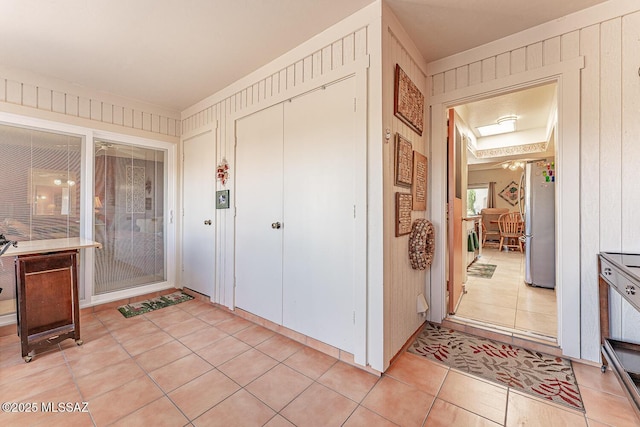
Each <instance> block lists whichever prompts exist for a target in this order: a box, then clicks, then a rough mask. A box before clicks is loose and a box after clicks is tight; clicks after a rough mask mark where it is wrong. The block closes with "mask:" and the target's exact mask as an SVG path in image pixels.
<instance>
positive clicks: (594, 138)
mask: <svg viewBox="0 0 640 427" xmlns="http://www.w3.org/2000/svg"><path fill="white" fill-rule="evenodd" d="M572 34H575V32H574V33H572ZM579 40H580V42H581V43H580V47H579V54H581V55H583V56H585V57H586V58H589V59H590V60H588V61H586V66H585V68H584V69H583V70H582V81H581V85H582V91H581V92H582V97H581V100H580V101H581V106H580V109H581V111H582V120H581V129H580V134H581V135H582V138H581V139H582V140H581V150H580V182H581V186H582V187H584V188H591V189H598V188H599V187H600V138H599V135H600V117H599V114H598V106H599V104H600V95H599V92H600V67H599V66H598V64H599V63H600V26H599V25H594V26H591V27H589V28H586V29H584V30H582V35H581V36H580V38H579ZM564 52H565V50H564V49H563V53H564ZM581 195H582V198H581V200H580V203H581V204H582V209H581V222H580V227H581V231H580V234H581V236H582V244H581V251H580V261H581V275H580V277H581V278H580V281H581V283H582V286H581V296H580V300H581V301H582V303H583V304H582V310H581V312H580V317H581V322H582V329H583V330H584V331H585V335H588V336H593V335H594V334H595V333H598V331H599V328H600V322H599V319H600V316H599V310H598V308H599V305H598V297H599V295H598V263H597V254H598V253H599V252H600V250H599V243H600V239H599V234H600V221H599V218H600V192H599V191H584V192H582V194H581ZM581 344H582V349H581V351H582V357H583V358H585V359H588V360H598V357H599V354H600V345H599V344H600V343H599V342H596V341H594V340H582V342H581Z"/></svg>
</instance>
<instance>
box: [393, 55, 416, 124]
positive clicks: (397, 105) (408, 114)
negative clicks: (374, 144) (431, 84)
mask: <svg viewBox="0 0 640 427" xmlns="http://www.w3.org/2000/svg"><path fill="white" fill-rule="evenodd" d="M393 114H395V115H396V117H398V118H399V119H400V120H402V121H403V122H405V123H406V124H407V126H409V127H410V128H411V129H413V130H414V131H415V132H416V133H417V134H418V135H420V136H422V130H423V127H424V95H423V94H422V92H420V89H418V87H417V86H416V85H415V84H414V83H413V82H412V81H411V79H410V78H409V76H408V75H407V74H406V73H405V72H404V71H403V70H402V68H400V64H396V75H395V86H394V97H393Z"/></svg>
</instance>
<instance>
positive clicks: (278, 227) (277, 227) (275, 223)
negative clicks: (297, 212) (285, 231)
mask: <svg viewBox="0 0 640 427" xmlns="http://www.w3.org/2000/svg"><path fill="white" fill-rule="evenodd" d="M271 228H273V229H274V230H278V229H280V228H282V224H280V223H279V222H274V223H271Z"/></svg>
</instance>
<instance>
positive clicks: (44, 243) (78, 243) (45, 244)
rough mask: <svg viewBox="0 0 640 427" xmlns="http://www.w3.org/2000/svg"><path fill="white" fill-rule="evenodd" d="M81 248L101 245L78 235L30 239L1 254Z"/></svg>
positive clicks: (28, 253) (15, 254) (100, 246)
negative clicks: (61, 237)
mask: <svg viewBox="0 0 640 427" xmlns="http://www.w3.org/2000/svg"><path fill="white" fill-rule="evenodd" d="M82 248H102V245H101V244H100V243H98V242H94V241H93V240H88V239H82V238H80V237H70V238H66V239H47V240H31V241H27V242H18V247H17V248H14V247H13V246H10V247H9V249H8V250H7V252H5V253H4V254H3V255H2V256H3V257H7V256H17V255H30V254H39V253H46V252H60V251H66V250H70V249H82Z"/></svg>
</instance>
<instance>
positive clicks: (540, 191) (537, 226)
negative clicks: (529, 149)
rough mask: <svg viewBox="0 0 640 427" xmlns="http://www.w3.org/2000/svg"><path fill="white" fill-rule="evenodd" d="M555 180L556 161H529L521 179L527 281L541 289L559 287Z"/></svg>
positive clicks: (521, 210)
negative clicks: (557, 283) (556, 250)
mask: <svg viewBox="0 0 640 427" xmlns="http://www.w3.org/2000/svg"><path fill="white" fill-rule="evenodd" d="M555 181H556V171H555V163H554V162H553V161H536V162H528V163H527V164H526V165H525V169H524V173H523V174H522V178H521V180H520V188H521V191H522V189H523V188H524V207H523V206H522V204H521V205H520V214H521V215H522V216H523V219H524V221H525V229H524V243H525V251H524V252H525V270H524V273H525V282H526V283H527V284H528V285H531V286H539V287H542V288H555V286H556V253H555V247H556V239H555V234H556V227H555V224H556V223H555V186H556V182H555ZM521 194H522V193H521Z"/></svg>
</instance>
